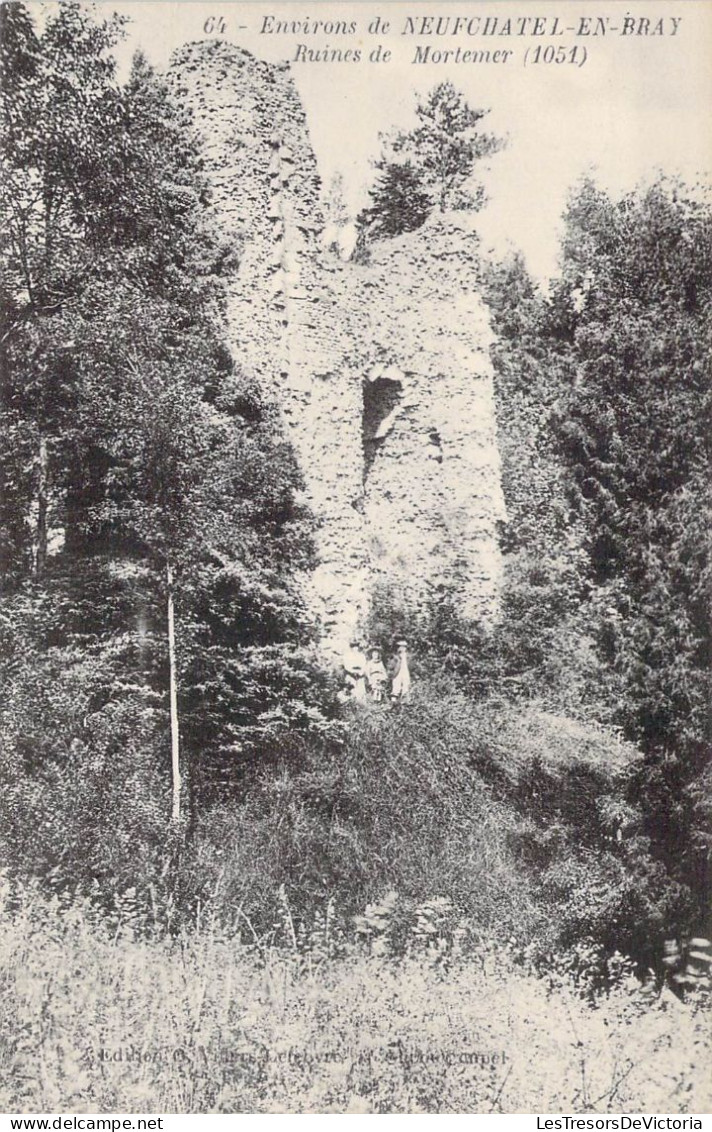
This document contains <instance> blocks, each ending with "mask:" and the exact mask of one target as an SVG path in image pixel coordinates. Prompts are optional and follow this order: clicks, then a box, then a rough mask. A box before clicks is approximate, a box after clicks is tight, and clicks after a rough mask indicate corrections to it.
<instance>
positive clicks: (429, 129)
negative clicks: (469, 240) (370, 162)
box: [359, 82, 503, 238]
mask: <svg viewBox="0 0 712 1132" xmlns="http://www.w3.org/2000/svg"><path fill="white" fill-rule="evenodd" d="M415 113H416V117H417V119H418V125H417V126H416V127H415V128H414V129H413V130H410V131H407V132H400V133H396V134H395V135H392V136H390V137H385V138H384V139H383V141H384V145H385V148H384V153H383V154H382V156H381V157H380V158H379V160H378V161H377V162H376V169H377V171H378V178H377V180H376V183H375V185H374V186H373V188H372V189H371V191H370V197H371V202H372V203H371V205H370V206H369V207H368V208H367V209H365V210H364V211H363V212H362V213H361V216H360V218H359V223H360V225H361V227H362V228H365V229H366V230H367V231H369V232H370V233H372V234H373V236H374V238H382V237H384V236H394V235H399V234H400V233H401V232H407V231H412V230H413V229H415V228H419V227H420V226H421V225H422V224H423V223H425V220H426V219H427V217H428V216H429V215H430V213H432V212H433V211H434V210H438V211H440V212H445V211H447V210H449V209H455V210H458V209H460V210H462V209H467V210H470V211H477V210H478V209H480V208H481V207H482V205H483V203H484V199H485V198H484V190H483V188H482V186H481V185H479V184H477V182H476V181H475V179H474V171H475V169H476V167H477V164H478V162H480V161H482V160H483V159H484V158H486V157H488V156H490V155H492V154H494V153H496V152H497V151H498V150H499V149H501V148H502V144H503V143H502V142H501V141H500V140H499V139H498V138H495V137H494V136H493V135H491V134H487V133H484V132H482V131H481V130H480V129H479V124H480V122H481V121H482V119H483V118H484V117H485V115H486V114H487V111H486V110H479V109H472V107H470V106H469V105H468V104H467V102H466V101H465V99H464V97H463V95H462V94H461V93H460V92H459V91H458V90H456V88H455V87H454V86H453V84H452V83H451V82H443V83H439V84H438V85H437V86H436V87H435V88H434V89H433V90H432V91H431V92H430V94H429V95H428V97H427V99H426V100H425V102H421V103H419V104H418V106H417V107H416V111H415Z"/></svg>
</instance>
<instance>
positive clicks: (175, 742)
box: [166, 562, 181, 822]
mask: <svg viewBox="0 0 712 1132" xmlns="http://www.w3.org/2000/svg"><path fill="white" fill-rule="evenodd" d="M166 582H167V587H168V666H169V671H170V676H169V684H170V705H171V781H172V785H173V806H172V810H171V819H172V820H173V821H174V822H178V821H180V796H181V777H180V738H179V733H178V677H177V675H176V625H175V608H174V605H173V571H172V569H171V566H170V563H169V562H167V563H166Z"/></svg>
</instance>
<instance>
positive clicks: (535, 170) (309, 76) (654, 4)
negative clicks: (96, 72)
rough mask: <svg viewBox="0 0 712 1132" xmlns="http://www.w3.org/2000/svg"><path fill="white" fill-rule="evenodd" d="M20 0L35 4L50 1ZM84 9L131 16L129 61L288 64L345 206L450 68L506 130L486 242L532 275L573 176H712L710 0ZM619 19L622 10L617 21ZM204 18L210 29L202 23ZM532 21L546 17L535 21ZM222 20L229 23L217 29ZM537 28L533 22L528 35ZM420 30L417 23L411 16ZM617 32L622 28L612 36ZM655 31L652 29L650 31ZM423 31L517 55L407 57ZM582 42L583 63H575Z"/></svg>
mask: <svg viewBox="0 0 712 1132" xmlns="http://www.w3.org/2000/svg"><path fill="white" fill-rule="evenodd" d="M30 7H34V8H35V9H36V10H37V11H38V12H39V11H41V10H42V9H45V10H46V9H47V8H48V7H51V5H47V4H44V5H40V4H30ZM95 7H96V8H97V9H99V10H100V11H101V12H102V13H104V14H109V13H110V12H111V11H118V12H120V13H122V14H124V15H127V16H128V17H129V18H130V21H131V22H130V24H129V27H128V35H127V39H126V42H125V44H123V45H122V47H121V48H120V51H119V54H120V64H121V66H122V68H123V70H124V72H125V70H126V68H127V66H128V60H129V58H130V56H131V54H132V53H133V51H134V50H135V48H136V47H141V48H142V50H143V51H144V52H145V54H146V55H147V56H148V58H149V59H150V60H151V62H153V63H154V64H155V65H156V66H157V67H159V68H163V67H165V66H166V65H167V64H168V61H169V58H170V54H171V52H172V51H173V50H174V49H175V48H176V47H178V46H180V45H181V44H182V43H184V42H186V41H190V40H198V39H204V38H211V37H214V36H215V35H218V36H220V37H221V38H223V39H225V40H227V41H229V42H233V43H237V44H239V45H240V46H242V47H245V48H247V50H249V51H251V52H252V53H253V54H255V55H256V56H258V57H259V58H262V59H266V60H268V61H273V62H276V61H280V60H286V61H290V62H291V64H292V73H293V75H294V79H295V81H296V84H297V86H298V89H299V91H300V94H301V97H302V100H303V103H304V106H305V109H306V113H307V119H308V123H309V129H310V133H311V138H312V143H313V145H314V149H315V151H316V155H317V160H318V162H319V167H320V171H321V174H322V177H323V178H324V181H325V183H328V182H329V181H330V179H331V177H332V176H333V174H334V173H335V172H341V173H342V174H343V177H344V181H345V186H346V191H347V196H348V199H349V201H350V203H351V205H352V206H353V207H354V209H356V208H358V207H359V206H360V204H362V203H363V201H364V197H365V192H366V186H367V184H368V181H369V178H370V176H371V162H372V160H373V158H374V157H375V156H377V155H378V153H379V150H380V146H379V133H382V132H385V131H389V130H390V129H392V128H407V127H409V126H410V125H412V124H413V121H414V118H413V108H414V106H415V105H416V100H417V96H418V95H419V94H426V93H427V92H428V91H429V90H430V89H432V87H433V86H434V85H435V84H436V83H438V82H440V81H442V80H444V79H450V80H451V81H452V82H454V84H455V85H456V86H457V87H458V88H459V89H461V90H462V91H463V93H464V94H465V96H466V98H467V100H468V102H469V103H470V105H472V106H476V107H481V108H486V109H488V110H489V113H488V115H487V117H486V119H485V121H484V123H483V125H486V128H487V129H488V130H489V131H490V132H493V133H495V134H497V135H498V136H501V137H506V139H507V146H506V148H505V149H504V150H503V151H501V152H500V153H499V154H497V155H496V156H494V157H492V158H491V160H490V162H489V165H488V167H487V168H486V169H483V170H482V180H483V181H484V182H485V185H486V188H487V191H488V195H489V203H488V205H487V206H486V208H485V209H484V210H483V211H482V213H481V214H480V216H479V217H478V227H479V230H480V233H481V235H482V238H483V241H484V243H485V246H487V247H491V248H492V249H493V251H494V252H495V253H496V254H498V255H502V254H505V253H506V252H507V251H509V250H519V251H521V252H523V254H524V256H525V258H526V261H527V264H528V266H529V269H530V270H531V271H532V273H533V274H534V275H536V276H537V277H538V278H541V279H545V278H546V277H547V276H549V275H551V274H552V273H553V272H554V271H555V267H556V255H557V247H558V235H559V232H560V227H561V215H562V212H563V209H564V207H565V203H566V197H567V193H568V192H569V190H570V188H571V187H572V185H574V184H575V183H576V182H577V180H579V179H580V178H581V176H582V175H585V174H587V173H594V174H595V175H596V177H597V179H598V180H599V182H600V183H601V184H602V185H603V186H604V187H605V188H607V189H609V191H611V192H612V193H614V194H619V193H621V192H624V191H627V190H629V189H632V188H633V187H634V186H635V185H636V184H638V183H640V182H645V181H649V180H650V179H651V178H652V177H654V176H655V174H656V172H657V171H660V170H661V171H664V172H665V173H667V174H670V175H677V176H681V177H682V178H683V179H684V180H685V181H687V182H688V183H692V184H695V183H702V184H703V185H712V129H711V128H710V119H711V117H712V115H711V113H710V111H712V3H710V0H668V2H661V0H651V2H647V0H633V2H632V3H630V2H629V3H623V2H621V0H607V2H603V3H596V2H589V0H554V2H551V0H550V2H549V3H539V2H538V0H472V2H470V0H457V2H454V3H437V2H430V0H412V2H409V0H381V2H380V3H371V2H358V3H338V2H333V0H320V2H316V3H315V2H313V0H311V2H306V3H301V2H299V0H289V2H287V3H284V2H283V3H274V4H273V3H270V2H268V0H267V2H265V0H250V2H247V3H246V2H242V3H236V2H233V0H217V2H215V3H209V4H206V3H194V2H192V0H177V2H176V0H132V2H128V3H127V2H125V0H121V2H113V3H112V2H110V0H107V2H104V0H100V2H99V3H97V4H95ZM448 16H449V17H450V18H451V23H450V25H449V28H452V26H453V25H452V20H453V19H454V18H456V17H460V19H461V28H460V31H459V32H458V34H457V35H452V34H450V35H446V36H438V35H435V34H429V35H426V34H423V35H420V36H414V35H411V34H406V35H404V34H402V32H403V31H404V29H406V30H407V29H408V24H407V22H406V21H407V20H408V19H409V18H410V19H412V20H413V21H418V20H420V19H422V17H432V19H433V25H434V23H435V20H437V19H438V18H443V19H444V18H445V17H448ZM376 17H380V19H381V21H383V20H387V21H388V22H389V23H390V25H391V26H390V29H389V31H388V33H387V34H386V35H383V34H380V33H379V32H375V33H371V32H369V27H372V26H373V23H372V22H373V20H374V19H376ZM495 17H496V19H497V21H498V24H496V25H494V24H493V23H492V22H490V24H489V25H487V26H488V27H490V28H492V27H495V29H499V30H502V29H503V28H505V27H506V26H507V25H506V21H507V20H511V21H512V22H511V25H510V26H511V28H512V29H513V30H514V31H515V32H518V31H519V29H520V28H523V29H524V32H525V34H524V35H518V34H513V35H511V36H506V35H499V34H497V31H496V32H495V34H494V35H483V34H477V32H480V33H481V32H482V29H483V26H484V21H485V20H486V19H488V18H489V19H490V21H492V20H493V19H494V18H495ZM556 17H558V19H559V24H558V25H555V24H554V22H553V21H554V19H555V18H556ZM626 18H627V19H628V20H630V21H632V23H627V24H626V23H625V21H626ZM211 19H212V20H213V27H211V26H210V23H209V22H208V24H207V27H208V31H209V33H211V34H209V35H206V32H205V28H206V21H210V20H211ZM476 19H479V24H476V23H472V24H470V25H469V27H470V29H471V30H472V31H473V33H474V34H472V35H468V34H467V31H466V30H464V31H463V30H462V27H463V25H464V23H465V21H467V20H476ZM537 19H538V20H539V21H541V22H540V23H539V24H538V25H535V21H536V20H537ZM220 20H222V21H224V30H223V26H222V25H221V26H216V25H218V22H219V21H220ZM316 20H322V21H327V20H336V21H345V22H347V23H350V22H351V21H355V22H356V24H357V30H356V32H355V33H354V34H352V35H348V36H344V35H340V34H338V33H336V34H334V33H332V34H329V33H326V34H325V33H324V32H323V31H321V30H320V31H319V32H317V33H316V34H315V33H313V32H309V31H308V30H305V29H304V26H303V25H304V22H305V21H307V22H308V21H311V22H312V24H313V22H314V21H316ZM646 20H647V21H648V23H647V25H646V23H645V21H646ZM278 21H287V22H291V21H299V22H301V24H302V27H300V28H299V29H298V30H296V31H292V30H291V29H290V30H287V31H281V30H280V31H272V32H262V30H261V29H262V28H263V27H265V26H266V27H267V28H274V27H276V26H277V24H278ZM660 21H662V23H661V22H660ZM433 25H431V26H433ZM440 26H441V27H444V26H445V25H444V24H443V23H441V25H440ZM535 26H536V28H537V31H538V32H542V33H543V34H536V35H535V34H533V32H534V28H535ZM425 27H426V28H427V27H428V25H427V23H426V25H425ZM604 27H605V34H602V29H603V28H604ZM416 28H417V30H420V25H418V24H417V23H416ZM623 29H627V31H628V33H627V34H625V35H624V34H622V30H623ZM630 29H634V30H630ZM646 29H647V31H648V34H647V35H646V34H645V30H646ZM658 29H662V31H663V34H662V35H660V34H651V33H652V32H654V31H656V30H658ZM586 31H588V34H584V33H585V32H586ZM595 31H598V34H596V35H594V34H593V32H595ZM673 31H674V34H673ZM299 44H303V45H304V46H306V47H308V48H310V49H312V50H315V49H316V50H319V49H324V48H326V47H330V48H340V49H341V50H346V49H348V48H350V49H352V50H354V49H356V48H359V49H360V50H361V51H362V61H361V62H359V63H353V62H340V63H333V62H322V61H307V62H304V61H295V58H294V57H295V54H296V52H297V49H298V45H299ZM379 44H380V45H381V48H382V49H383V50H390V51H391V57H390V59H389V60H388V61H387V62H370V61H369V60H368V58H367V57H368V55H369V53H370V52H371V51H373V50H374V49H375V48H377V47H378V45H379ZM428 44H429V45H430V46H431V50H432V51H442V50H444V49H450V50H453V49H454V48H456V47H460V49H461V52H464V51H468V50H469V51H473V50H475V51H482V50H489V51H490V52H494V51H495V50H499V51H500V52H501V51H503V50H509V51H512V52H513V54H512V55H511V56H509V57H508V58H507V61H506V62H502V57H501V56H500V60H499V61H498V62H490V63H489V64H486V63H474V62H472V61H462V62H459V63H458V62H455V61H453V60H451V61H449V62H440V63H437V62H428V63H418V62H414V57H415V52H416V48H417V47H418V46H420V47H421V48H422V47H425V46H426V45H428ZM537 46H540V47H541V48H542V50H543V49H545V48H546V47H547V46H551V47H553V48H554V49H556V48H558V47H559V46H562V47H563V48H564V50H565V52H570V51H571V49H572V48H574V47H575V48H576V49H577V50H576V56H575V62H574V63H573V64H571V63H568V62H567V63H563V64H557V63H553V62H552V63H549V64H546V63H544V62H543V61H540V62H539V63H536V62H535V61H534V57H533V52H534V51H535V49H536V47H537ZM584 48H585V49H586V60H585V62H581V60H582V58H583V49H584ZM527 50H528V51H529V54H528V56H527V63H526V65H525V63H524V54H525V52H526V51H527ZM577 63H580V65H576V64H577Z"/></svg>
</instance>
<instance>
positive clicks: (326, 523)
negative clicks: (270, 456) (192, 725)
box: [170, 41, 505, 657]
mask: <svg viewBox="0 0 712 1132" xmlns="http://www.w3.org/2000/svg"><path fill="white" fill-rule="evenodd" d="M170 79H171V83H172V86H173V89H174V92H175V93H176V94H177V96H178V97H179V98H180V99H181V100H182V101H184V102H185V103H187V104H188V105H189V106H190V108H191V110H192V112H193V116H194V121H195V125H196V127H197V129H198V132H199V134H200V135H201V139H202V145H203V151H204V158H205V165H206V172H207V174H208V176H209V178H210V181H211V183H212V188H213V200H214V207H215V208H216V210H217V212H218V216H219V221H220V223H221V225H222V226H223V228H224V230H225V233H226V235H227V236H228V237H232V238H234V241H235V243H236V245H237V247H238V249H240V252H239V267H238V268H237V269H236V271H235V273H234V275H233V276H232V278H231V280H230V283H229V296H228V339H229V343H230V346H231V348H232V350H233V352H234V356H235V359H236V362H237V364H238V365H239V367H240V368H241V370H242V371H243V372H245V373H249V374H252V375H254V376H255V377H256V378H257V379H258V380H259V382H260V384H261V385H262V387H263V389H264V390H265V391H266V393H267V394H268V395H270V396H272V397H273V398H274V400H275V401H276V403H277V404H278V405H279V406H280V407H281V412H282V416H283V420H284V422H285V426H286V431H287V434H288V435H289V436H290V438H291V441H292V444H293V446H294V449H295V451H296V454H297V459H298V461H299V463H300V466H301V470H302V474H303V477H304V481H305V485H306V492H307V500H308V503H309V504H310V506H311V508H312V510H313V511H314V512H315V514H316V516H317V518H318V521H319V530H318V534H317V549H318V558H319V564H318V567H317V570H316V572H315V574H314V576H313V577H311V578H310V579H308V580H305V586H306V589H307V593H308V596H309V599H310V602H311V604H312V607H313V608H314V610H315V612H316V613H317V615H318V616H319V619H320V623H321V628H322V640H323V644H324V649H325V652H326V653H327V654H331V655H332V656H334V657H338V656H339V655H343V653H344V652H345V651H347V650H348V648H349V645H350V643H351V642H352V641H355V640H357V639H359V637H360V636H361V637H362V633H363V625H364V622H365V619H366V617H367V615H368V611H369V606H370V600H371V595H372V594H373V592H374V588H375V587H376V586H377V585H379V584H383V585H386V586H387V587H389V588H390V590H391V591H392V592H394V593H395V594H396V595H398V600H400V601H401V602H402V604H403V605H405V607H406V608H410V609H412V610H413V611H416V612H417V611H418V610H420V609H422V608H424V606H425V604H426V602H427V601H428V598H429V597H431V596H433V595H434V594H436V593H437V592H438V591H439V590H441V589H442V587H444V586H446V587H447V588H448V589H450V590H454V592H455V593H456V595H457V600H458V602H459V605H460V608H461V611H462V612H463V614H465V615H466V616H469V617H474V618H476V619H478V620H480V621H481V622H483V623H484V624H485V625H487V624H491V623H492V622H493V620H494V619H495V618H496V616H497V609H498V591H499V585H500V575H501V561H500V552H499V547H498V542H497V529H496V524H497V522H498V520H501V519H504V517H505V511H504V502H503V497H502V491H501V484H500V468H499V453H498V449H497V440H496V427H495V410H494V395H493V383H492V370H491V365H490V360H489V346H490V342H491V330H490V326H489V321H488V317H487V312H486V309H485V308H484V306H483V303H482V300H481V298H480V297H479V293H478V274H477V272H478V267H477V264H478V250H477V239H476V237H475V236H474V234H473V233H472V231H471V230H470V228H469V227H468V224H467V221H466V219H465V218H463V216H462V215H461V214H447V215H444V216H438V217H436V218H434V219H433V220H432V221H431V222H429V223H428V224H426V225H425V226H424V227H423V228H422V229H419V230H418V231H416V232H413V233H409V234H407V235H404V236H401V237H398V238H396V239H393V240H387V241H383V242H380V243H378V244H376V245H375V246H374V247H373V249H372V255H371V262H369V263H368V264H355V263H343V262H341V260H340V259H339V257H338V256H337V255H336V254H334V253H333V252H328V251H325V250H324V249H323V247H322V233H323V227H324V221H323V217H322V214H321V206H320V181H319V177H318V173H317V167H316V160H315V157H314V152H313V150H312V147H311V142H310V139H309V131H308V126H307V122H306V118H305V114H304V110H303V108H302V105H301V102H300V100H299V96H298V94H297V91H296V87H295V85H294V82H293V80H292V78H291V76H290V73H289V68H288V65H287V64H281V65H277V66H275V65H273V64H268V63H265V62H262V61H260V60H258V59H256V58H254V57H253V56H252V55H250V54H249V53H248V52H247V51H245V50H243V49H241V48H239V47H236V46H233V45H229V44H226V43H223V42H221V41H210V42H205V43H193V44H188V45H186V46H185V47H183V48H181V49H180V50H179V51H178V52H177V53H176V54H175V55H174V57H173V60H172V64H171V69H170Z"/></svg>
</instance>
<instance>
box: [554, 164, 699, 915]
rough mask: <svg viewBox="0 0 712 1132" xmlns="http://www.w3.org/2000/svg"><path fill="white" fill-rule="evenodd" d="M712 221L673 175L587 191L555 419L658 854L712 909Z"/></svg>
mask: <svg viewBox="0 0 712 1132" xmlns="http://www.w3.org/2000/svg"><path fill="white" fill-rule="evenodd" d="M711 249H712V208H711V207H710V202H709V200H708V199H706V198H705V197H704V196H703V195H701V194H700V193H699V192H691V191H689V190H687V189H685V187H684V186H682V185H679V184H677V183H675V182H669V181H665V180H659V181H658V182H656V183H655V184H653V185H652V186H650V187H649V188H647V189H641V190H638V191H636V192H634V193H631V194H628V195H627V196H624V197H623V198H622V199H621V200H619V201H613V200H611V199H610V198H609V197H608V196H607V195H606V194H604V193H603V192H601V191H600V190H599V189H598V188H597V187H596V186H595V185H594V184H593V183H592V182H590V181H586V182H584V183H583V184H582V185H581V186H580V187H579V189H578V191H577V192H576V193H575V194H574V195H573V196H572V199H571V202H570V205H569V209H568V213H567V216H566V233H565V238H564V245H563V255H562V265H561V272H560V277H559V279H558V281H557V282H556V285H555V286H554V288H553V292H552V299H551V307H550V312H551V329H552V333H553V335H554V337H555V339H556V341H557V342H558V344H559V349H560V351H562V352H563V353H564V354H565V355H567V357H568V358H569V372H570V381H569V383H568V387H567V388H566V389H565V392H564V395H563V396H562V398H561V402H560V405H559V408H558V411H557V413H556V414H555V416H554V418H553V423H554V428H555V433H556V436H557V438H558V443H559V446H560V451H561V453H562V455H563V457H564V460H565V463H566V467H567V472H568V477H569V482H570V497H571V503H572V506H573V508H574V510H575V512H576V514H577V515H578V516H579V518H580V520H581V522H582V523H583V525H584V530H585V541H584V546H585V549H586V554H587V561H588V575H589V579H590V582H591V584H592V590H591V597H590V601H589V604H588V616H589V619H590V623H591V626H592V629H593V632H594V634H595V638H596V643H597V647H598V651H599V655H600V656H601V658H602V659H603V660H604V662H605V664H606V665H607V667H608V669H609V670H610V671H611V672H612V673H613V674H614V675H615V678H616V681H617V696H616V699H615V704H614V711H615V719H616V721H617V722H618V723H619V724H620V725H622V727H623V728H624V729H625V732H626V734H627V735H628V736H629V737H630V738H633V739H635V740H636V741H638V742H639V743H640V744H641V746H642V747H643V750H644V751H645V753H646V765H645V772H644V774H643V776H642V778H641V781H640V782H639V783H638V791H639V794H640V795H641V796H642V797H643V799H644V804H645V806H646V812H647V814H648V819H649V832H650V834H651V836H652V838H653V842H654V844H655V846H656V850H657V852H658V853H659V854H660V855H661V856H662V857H663V859H664V860H665V862H666V864H667V865H668V867H669V868H670V869H671V871H673V873H674V874H675V875H677V876H678V877H680V878H682V879H684V880H685V882H686V883H688V884H690V885H692V886H693V888H694V889H695V891H696V894H697V897H698V899H699V901H700V904H701V906H704V905H705V904H706V900H707V879H706V873H707V870H708V869H709V855H708V849H703V848H702V846H703V844H704V840H705V839H704V838H703V837H702V835H701V834H702V827H701V824H700V823H701V822H703V821H705V820H706V816H705V807H706V805H707V803H706V802H705V801H704V789H703V779H702V777H701V772H702V770H703V768H704V765H705V762H706V761H707V759H708V758H709V716H708V706H709V700H710V692H711V691H712V686H711V678H710V671H711V669H710V661H711V660H712V640H711V633H710V625H711V621H710V608H709V592H710V577H711V571H710V556H709V549H710V547H709V530H710V526H711V525H712V498H711V495H710V485H709V436H710V429H711V427H712V384H711V382H710V374H711V373H712V351H711V348H710V343H711V342H712V250H711Z"/></svg>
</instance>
